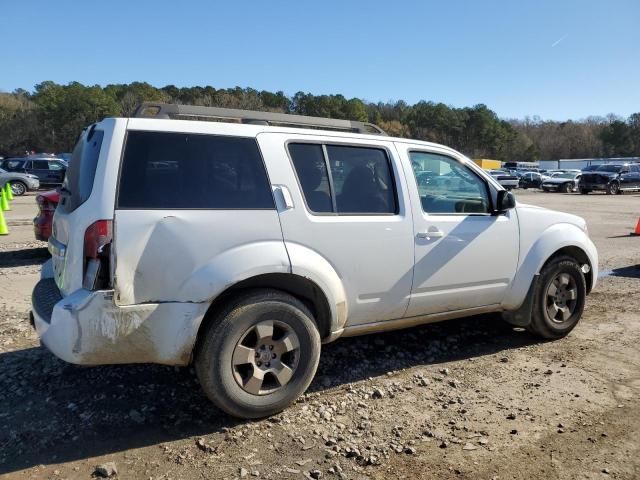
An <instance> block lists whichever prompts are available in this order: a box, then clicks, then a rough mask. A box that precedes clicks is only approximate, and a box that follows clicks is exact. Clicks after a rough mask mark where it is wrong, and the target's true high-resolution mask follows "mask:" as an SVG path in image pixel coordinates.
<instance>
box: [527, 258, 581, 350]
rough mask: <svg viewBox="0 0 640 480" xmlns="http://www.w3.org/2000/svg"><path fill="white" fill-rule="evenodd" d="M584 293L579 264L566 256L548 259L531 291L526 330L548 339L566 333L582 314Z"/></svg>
mask: <svg viewBox="0 0 640 480" xmlns="http://www.w3.org/2000/svg"><path fill="white" fill-rule="evenodd" d="M586 296H587V288H586V281H585V278H584V274H583V273H582V270H581V268H580V264H579V263H578V262H577V261H576V260H575V259H574V258H572V257H568V256H560V257H556V258H554V259H552V260H550V261H549V263H548V264H547V265H545V267H544V268H543V269H542V271H541V272H540V279H539V281H538V283H537V285H536V288H535V290H534V297H533V310H532V315H531V324H530V325H529V327H528V329H529V331H530V332H532V333H534V334H536V335H538V336H540V337H543V338H548V339H555V338H562V337H564V336H566V335H568V334H569V332H570V331H571V330H573V328H574V327H575V326H576V325H577V324H578V321H579V320H580V317H581V316H582V312H583V310H584V304H585V300H586Z"/></svg>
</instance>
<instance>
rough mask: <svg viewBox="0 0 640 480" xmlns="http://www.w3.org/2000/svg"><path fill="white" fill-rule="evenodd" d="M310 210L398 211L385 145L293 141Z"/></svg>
mask: <svg viewBox="0 0 640 480" xmlns="http://www.w3.org/2000/svg"><path fill="white" fill-rule="evenodd" d="M289 153H290V155H291V159H292V161H293V166H294V168H295V170H296V174H297V176H298V181H299V183H300V186H301V187H302V192H303V194H304V197H305V201H306V203H307V206H308V208H309V210H311V211H312V212H314V213H333V214H337V215H359V214H362V215H375V214H380V215H389V214H396V213H397V211H398V202H397V197H396V191H395V186H394V180H393V174H392V170H391V166H390V163H389V158H388V156H387V153H386V151H385V150H383V149H379V148H371V147H354V146H343V145H321V144H310V143H292V144H289Z"/></svg>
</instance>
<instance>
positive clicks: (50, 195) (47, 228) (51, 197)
mask: <svg viewBox="0 0 640 480" xmlns="http://www.w3.org/2000/svg"><path fill="white" fill-rule="evenodd" d="M59 201H60V193H58V191H56V190H51V191H49V192H45V193H42V194H40V195H38V196H37V197H36V202H38V208H39V209H40V211H39V212H38V215H37V216H36V218H34V219H33V231H34V232H35V234H36V240H42V241H44V242H46V241H47V240H49V237H50V236H51V225H52V223H53V212H55V210H56V206H57V205H58V202H59Z"/></svg>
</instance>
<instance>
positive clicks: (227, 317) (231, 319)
mask: <svg viewBox="0 0 640 480" xmlns="http://www.w3.org/2000/svg"><path fill="white" fill-rule="evenodd" d="M269 321H273V322H277V323H279V324H280V325H282V326H286V328H289V329H290V332H293V333H294V334H295V335H296V336H297V340H298V345H299V348H298V349H297V353H296V355H297V357H296V358H297V360H296V363H295V364H296V366H295V367H294V368H292V370H293V373H292V375H291V377H290V379H289V380H288V381H287V383H286V384H284V385H282V386H278V385H277V378H276V377H275V375H271V376H273V380H274V381H276V383H275V385H276V386H275V388H276V390H275V391H272V392H269V391H267V393H262V391H260V392H259V393H257V394H252V393H249V392H248V391H247V390H246V389H245V388H246V387H243V386H242V385H241V383H240V381H241V380H237V378H238V375H240V374H239V373H238V370H237V369H238V365H237V364H235V363H234V362H235V357H234V352H235V351H236V349H237V348H238V347H241V346H242V345H241V342H243V341H244V340H243V339H245V338H247V332H251V331H252V329H253V328H254V327H255V326H256V325H258V324H260V325H262V324H264V323H265V322H269ZM276 328H277V327H276ZM201 335H202V338H200V339H199V344H198V348H197V350H196V354H195V361H194V363H195V369H196V373H197V375H198V379H199V380H200V385H201V386H202V388H203V390H204V392H205V393H206V394H207V396H208V397H209V399H210V400H211V401H212V402H213V403H214V404H215V405H216V406H218V407H219V408H220V409H222V410H223V411H225V412H226V413H228V414H229V415H233V416H234V417H239V418H262V417H267V416H269V415H273V414H275V413H278V412H280V411H281V410H283V409H284V408H286V407H287V406H289V405H290V404H291V403H293V402H294V401H295V400H296V399H297V398H298V397H299V396H300V395H302V394H303V393H304V392H305V390H306V389H307V388H308V387H309V384H310V383H311V381H312V380H313V377H314V375H315V373H316V369H317V367H318V361H319V358H320V344H321V342H320V333H319V332H318V328H317V326H316V324H315V322H314V321H313V315H312V314H311V312H310V311H309V309H308V308H307V307H306V306H305V305H304V304H303V303H302V302H300V301H299V300H298V299H296V298H295V297H293V296H291V295H288V294H286V293H284V292H281V291H278V290H267V289H261V290H253V291H250V292H247V293H246V294H244V295H241V296H238V297H235V298H234V299H232V300H231V301H229V302H228V303H227V304H226V305H225V306H224V307H222V308H221V309H220V310H219V311H218V312H217V313H216V314H215V317H214V318H212V321H211V322H209V323H208V324H207V325H206V327H205V329H204V331H203V332H202V333H201ZM273 336H274V338H275V335H273ZM257 343H261V342H260V341H259V339H258V341H257ZM257 343H256V346H255V347H254V349H255V352H256V358H258V356H259V354H258V351H259V347H258V345H257ZM244 348H246V347H244ZM274 358H275V357H274ZM282 358H284V355H283V356H282ZM255 362H257V363H258V364H260V362H259V361H258V360H255ZM283 362H284V361H283ZM266 365H268V364H266ZM245 366H246V367H248V368H250V369H251V371H253V369H256V368H257V367H256V365H255V364H253V365H250V364H248V363H247V364H246V365H245ZM262 368H266V367H264V366H263V367H262ZM262 375H263V376H264V377H265V378H266V375H267V374H264V373H263V374H262ZM249 376H250V377H251V375H249ZM260 385H261V386H260V388H262V385H263V384H262V382H261V384H260Z"/></svg>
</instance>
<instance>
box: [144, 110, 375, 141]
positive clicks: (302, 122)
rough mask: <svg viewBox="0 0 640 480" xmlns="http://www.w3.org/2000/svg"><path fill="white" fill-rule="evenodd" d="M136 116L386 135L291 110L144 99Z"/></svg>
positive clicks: (348, 122) (349, 122)
mask: <svg viewBox="0 0 640 480" xmlns="http://www.w3.org/2000/svg"><path fill="white" fill-rule="evenodd" d="M132 116H133V117H136V118H172V119H179V120H208V121H223V122H229V121H231V122H236V123H248V124H254V125H277V126H285V127H299V128H315V129H320V130H336V131H342V132H353V133H369V134H376V135H386V133H385V131H384V130H382V129H381V128H380V127H378V126H377V125H374V124H373V123H366V122H357V121H354V120H337V119H333V118H323V117H308V116H305V115H290V114H287V113H272V112H259V111H253V110H238V109H235V108H218V107H201V106H195V105H177V104H171V103H154V102H144V103H143V104H141V105H140V106H139V107H138V108H137V109H136V111H135V112H134V113H133V115H132Z"/></svg>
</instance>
